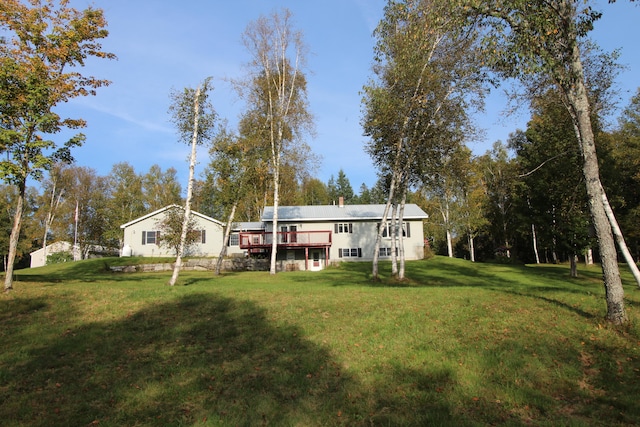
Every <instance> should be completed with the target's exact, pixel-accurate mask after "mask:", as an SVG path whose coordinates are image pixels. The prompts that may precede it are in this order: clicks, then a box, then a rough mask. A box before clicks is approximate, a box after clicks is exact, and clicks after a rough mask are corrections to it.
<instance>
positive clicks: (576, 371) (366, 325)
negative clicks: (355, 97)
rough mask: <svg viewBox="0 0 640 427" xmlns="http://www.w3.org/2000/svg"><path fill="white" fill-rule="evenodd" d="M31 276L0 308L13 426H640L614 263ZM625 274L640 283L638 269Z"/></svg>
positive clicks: (89, 264)
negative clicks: (173, 283) (612, 312)
mask: <svg viewBox="0 0 640 427" xmlns="http://www.w3.org/2000/svg"><path fill="white" fill-rule="evenodd" d="M122 262H135V263H139V262H142V260H140V259H136V260H131V259H122V258H114V259H103V260H98V259H96V260H87V261H81V262H77V263H67V264H62V265H56V266H45V267H42V268H38V269H28V270H24V271H19V272H18V280H17V282H16V284H17V286H19V287H20V291H21V294H20V296H19V297H16V296H11V297H6V296H5V297H4V301H2V304H1V305H0V319H3V320H6V319H11V321H10V322H9V321H5V322H3V324H4V329H3V343H4V345H3V346H2V350H0V363H1V365H0V366H2V371H1V373H0V375H1V376H2V384H3V386H2V388H0V398H1V399H2V402H3V404H2V405H0V417H2V419H4V420H11V423H12V424H13V425H51V424H57V425H63V424H64V425H89V424H99V425H106V426H116V425H158V424H162V425H211V426H213V425H261V424H276V425H305V426H326V425H349V426H370V425H438V426H475V425H477V426H481V425H510V426H524V425H536V426H543V427H544V426H549V427H551V426H557V425H567V426H569V425H574V426H578V425H579V426H620V427H622V426H628V425H636V424H639V423H640V406H639V405H638V403H637V398H636V396H638V394H640V385H639V384H638V381H636V378H637V370H638V369H640V353H639V349H638V341H639V340H640V329H639V327H638V325H639V324H640V323H638V320H639V318H638V312H637V306H638V304H639V303H640V299H639V295H638V294H637V293H633V292H631V293H629V295H628V301H629V303H630V305H631V306H632V307H634V308H632V309H631V310H630V316H631V317H632V320H633V321H632V322H631V324H630V326H628V327H625V328H614V327H611V326H607V325H605V324H603V323H602V318H603V315H604V307H603V304H602V298H601V294H602V293H603V292H604V291H603V289H602V285H601V283H600V280H599V277H600V274H601V273H600V271H598V269H596V268H593V269H587V270H585V271H583V272H582V273H581V278H578V279H570V278H569V277H568V272H567V269H566V267H565V266H548V265H547V266H539V267H525V266H507V265H486V264H484V265H483V264H472V263H469V262H465V261H462V260H449V259H445V258H442V257H435V258H433V259H431V260H429V261H416V262H409V263H407V268H408V275H409V276H410V277H412V278H413V280H412V281H410V282H403V283H398V282H395V281H394V280H393V279H391V278H390V277H388V275H387V272H388V268H389V264H384V265H383V269H382V271H384V272H385V274H384V275H383V276H384V277H383V281H382V282H375V283H374V282H371V281H370V280H369V277H368V272H369V271H370V265H369V264H368V263H344V264H342V265H341V266H340V267H336V268H332V269H329V270H325V271H322V272H292V273H287V274H281V275H278V276H276V277H275V278H274V277H271V276H270V275H268V274H267V273H266V272H246V273H241V274H228V275H222V276H219V277H215V278H214V277H212V276H211V274H210V273H208V272H184V273H183V275H182V278H183V280H184V281H185V283H187V284H188V286H180V287H177V288H169V287H167V286H165V285H164V284H165V283H166V280H167V275H168V273H162V274H159V273H132V274H128V273H111V272H109V271H107V270H105V269H104V265H105V263H107V264H111V263H122ZM624 279H625V283H626V284H627V285H629V286H631V285H632V284H633V282H632V278H631V277H630V276H624Z"/></svg>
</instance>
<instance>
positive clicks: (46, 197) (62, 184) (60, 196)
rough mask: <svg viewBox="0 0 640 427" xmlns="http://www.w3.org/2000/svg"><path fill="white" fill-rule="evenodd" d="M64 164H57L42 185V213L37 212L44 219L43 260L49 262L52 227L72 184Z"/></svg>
mask: <svg viewBox="0 0 640 427" xmlns="http://www.w3.org/2000/svg"><path fill="white" fill-rule="evenodd" d="M65 166H66V165H65V164H64V163H56V164H55V165H53V166H52V167H51V169H49V174H48V175H49V176H48V179H46V180H45V181H44V182H43V184H42V189H43V194H42V196H41V197H40V200H41V201H42V202H41V205H40V208H39V211H40V212H36V215H37V214H38V213H40V216H41V218H42V220H41V221H42V228H43V232H42V249H43V252H44V253H43V255H42V256H43V258H44V260H45V262H46V260H47V244H48V238H49V234H51V227H52V226H53V224H54V221H55V220H56V216H57V214H58V212H59V208H60V207H61V205H62V204H63V203H64V201H65V199H66V193H67V191H68V187H69V184H70V182H69V181H70V180H69V178H70V177H69V173H68V172H69V170H68V169H66V167H65Z"/></svg>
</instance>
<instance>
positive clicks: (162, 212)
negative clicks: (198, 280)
mask: <svg viewBox="0 0 640 427" xmlns="http://www.w3.org/2000/svg"><path fill="white" fill-rule="evenodd" d="M171 209H183V208H182V207H181V206H178V205H170V206H166V207H164V208H162V209H158V210H157V211H154V212H151V213H150V214H147V215H144V216H141V217H140V218H137V219H134V220H133V221H130V222H128V223H126V224H123V225H121V226H120V228H121V229H122V230H123V231H124V240H123V242H124V246H123V248H122V253H121V254H122V255H123V256H145V257H164V256H168V257H171V256H175V251H174V250H173V249H172V248H169V247H166V246H160V245H159V244H158V243H159V241H160V240H159V239H160V228H161V227H160V224H161V223H162V221H163V220H164V219H165V218H166V216H167V214H168V212H169V210H171ZM191 214H192V218H193V219H194V221H195V223H196V226H195V229H196V230H197V231H198V232H199V233H200V236H199V238H198V241H197V242H196V243H194V244H192V245H191V246H190V247H189V248H187V250H186V251H185V253H184V255H185V256H197V257H213V256H218V255H220V250H221V249H222V240H223V237H224V234H223V230H224V224H223V223H222V222H220V221H218V220H216V219H213V218H211V217H208V216H206V215H203V214H201V213H198V212H195V211H191Z"/></svg>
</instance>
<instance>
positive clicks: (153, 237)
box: [142, 231, 160, 245]
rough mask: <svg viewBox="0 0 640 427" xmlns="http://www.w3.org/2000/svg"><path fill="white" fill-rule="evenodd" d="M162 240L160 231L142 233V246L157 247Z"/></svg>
mask: <svg viewBox="0 0 640 427" xmlns="http://www.w3.org/2000/svg"><path fill="white" fill-rule="evenodd" d="M159 240H160V232H159V231H143V232H142V244H143V245H156V244H158V242H159Z"/></svg>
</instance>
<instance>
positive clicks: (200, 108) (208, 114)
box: [169, 78, 216, 286]
mask: <svg viewBox="0 0 640 427" xmlns="http://www.w3.org/2000/svg"><path fill="white" fill-rule="evenodd" d="M210 90H213V87H212V86H211V79H210V78H207V79H205V80H204V81H203V82H202V83H201V84H200V85H199V86H198V87H197V88H196V89H195V90H194V89H192V88H185V89H184V90H183V91H182V92H177V91H176V92H174V93H173V94H172V99H173V102H172V104H171V106H170V107H169V112H170V113H171V115H172V116H171V117H172V120H173V123H174V124H175V125H176V127H177V129H178V135H179V137H180V139H182V141H183V142H185V143H189V144H190V145H191V154H190V156H189V182H188V184H187V198H186V200H185V203H184V220H183V222H182V233H181V235H180V246H179V247H178V251H177V254H176V262H175V265H174V267H173V274H172V275H171V279H170V281H169V285H170V286H174V285H175V284H176V281H177V280H178V275H179V273H180V268H181V267H182V255H183V253H184V250H185V248H186V247H187V238H188V233H189V221H190V218H191V199H192V197H193V186H194V181H195V168H196V153H197V150H196V148H197V146H198V145H201V144H203V143H204V141H207V140H209V139H210V137H211V133H212V132H213V129H214V123H215V120H216V113H215V111H214V109H213V106H212V105H211V103H210V102H209V101H208V96H209V91H210Z"/></svg>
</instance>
